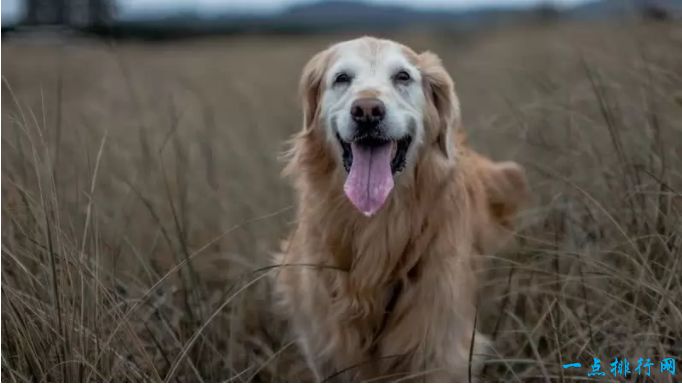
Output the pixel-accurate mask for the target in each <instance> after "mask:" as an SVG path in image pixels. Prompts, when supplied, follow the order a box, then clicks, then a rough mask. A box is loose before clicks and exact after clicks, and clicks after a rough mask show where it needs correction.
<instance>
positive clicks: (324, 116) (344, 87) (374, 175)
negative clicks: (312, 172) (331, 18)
mask: <svg viewBox="0 0 682 384" xmlns="http://www.w3.org/2000/svg"><path fill="white" fill-rule="evenodd" d="M301 91H302V95H303V104H304V105H303V109H304V129H305V130H307V131H309V130H316V129H317V130H321V131H323V134H324V135H325V138H326V142H327V144H328V146H329V148H330V150H331V152H332V154H333V156H334V157H335V159H336V162H337V165H338V168H339V169H340V170H341V171H342V172H345V173H346V181H345V184H344V191H345V193H346V195H347V196H348V198H349V199H350V200H351V202H352V203H353V204H354V205H355V207H357V208H358V209H359V210H360V211H361V212H362V213H364V214H365V215H368V216H371V215H373V214H374V213H376V212H377V211H378V210H379V209H380V208H381V207H382V205H383V204H384V202H385V201H386V199H387V197H388V196H389V194H390V193H391V191H392V189H393V187H394V184H395V182H396V181H397V180H398V178H400V177H401V174H403V173H408V172H409V171H410V170H411V168H412V167H413V166H414V163H415V162H416V161H417V160H418V158H419V157H420V153H421V151H423V150H424V148H427V147H433V148H434V149H435V150H437V151H439V153H440V154H441V155H442V156H443V157H445V158H446V159H447V158H449V157H451V156H452V151H453V149H452V148H451V147H452V146H453V145H454V140H453V138H452V133H451V132H450V131H451V130H452V129H454V127H456V126H457V125H458V123H459V102H458V100H457V98H456V96H455V93H454V86H453V82H452V80H451V78H450V76H449V75H448V74H447V72H446V71H445V70H444V69H443V67H442V66H441V64H440V60H439V59H438V57H437V56H436V55H434V54H432V53H430V52H425V53H422V54H417V53H415V52H414V51H412V50H411V49H410V48H408V47H406V46H403V45H401V44H398V43H395V42H393V41H389V40H380V39H375V38H369V37H363V38H360V39H356V40H350V41H346V42H342V43H339V44H336V45H334V46H332V47H330V48H328V49H327V50H325V51H322V52H320V53H318V54H317V55H316V56H314V57H313V58H312V59H311V60H310V61H309V62H308V64H307V65H306V66H305V69H304V71H303V77H302V79H301Z"/></svg>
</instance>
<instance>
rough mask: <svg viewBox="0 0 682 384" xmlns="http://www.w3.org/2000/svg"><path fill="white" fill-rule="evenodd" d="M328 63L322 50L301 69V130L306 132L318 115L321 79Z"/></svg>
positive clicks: (326, 56) (326, 54) (327, 58)
mask: <svg viewBox="0 0 682 384" xmlns="http://www.w3.org/2000/svg"><path fill="white" fill-rule="evenodd" d="M328 61H329V52H328V50H324V51H322V52H319V53H317V54H316V55H315V56H313V57H312V59H310V61H308V63H307V64H306V65H305V67H304V68H303V75H302V76H301V82H300V85H299V88H300V94H301V99H302V101H303V129H304V130H308V129H310V127H311V126H312V124H313V122H314V120H315V119H316V117H317V114H318V113H319V104H320V97H321V96H322V79H323V78H324V73H325V71H326V68H327V63H328Z"/></svg>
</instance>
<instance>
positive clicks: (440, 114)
mask: <svg viewBox="0 0 682 384" xmlns="http://www.w3.org/2000/svg"><path fill="white" fill-rule="evenodd" d="M419 70H420V72H421V74H422V82H423V87H424V93H425V95H426V98H427V103H429V104H430V110H429V111H428V115H429V116H430V120H431V122H432V124H435V125H436V126H437V127H438V133H437V136H436V143H437V144H438V148H439V149H440V150H441V151H442V152H443V154H444V155H445V156H446V157H448V158H450V157H451V156H452V154H453V151H454V150H453V146H454V141H455V138H454V135H453V131H454V130H455V129H457V128H458V127H459V121H460V113H459V100H458V99H457V96H456V95H455V85H454V83H453V81H452V78H450V75H449V74H448V73H447V71H446V70H445V68H443V65H442V64H441V61H440V58H439V57H438V56H437V55H435V54H433V53H431V52H428V51H427V52H424V53H422V54H420V55H419Z"/></svg>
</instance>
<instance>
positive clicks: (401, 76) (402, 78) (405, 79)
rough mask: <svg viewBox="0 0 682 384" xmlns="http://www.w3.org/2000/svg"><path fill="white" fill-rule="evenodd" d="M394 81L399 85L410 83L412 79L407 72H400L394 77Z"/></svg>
mask: <svg viewBox="0 0 682 384" xmlns="http://www.w3.org/2000/svg"><path fill="white" fill-rule="evenodd" d="M393 80H395V81H397V82H399V83H409V82H410V80H412V77H411V76H410V74H409V73H407V71H400V72H398V73H396V74H395V76H393Z"/></svg>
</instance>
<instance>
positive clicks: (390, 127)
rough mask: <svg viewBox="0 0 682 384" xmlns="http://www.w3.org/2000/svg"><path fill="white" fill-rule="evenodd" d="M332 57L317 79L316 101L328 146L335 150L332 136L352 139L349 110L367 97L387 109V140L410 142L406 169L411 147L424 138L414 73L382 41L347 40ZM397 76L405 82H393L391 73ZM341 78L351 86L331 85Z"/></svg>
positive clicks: (397, 49)
mask: <svg viewBox="0 0 682 384" xmlns="http://www.w3.org/2000/svg"><path fill="white" fill-rule="evenodd" d="M332 52H333V59H332V61H331V63H330V64H329V67H328V69H327V71H326V73H325V76H324V78H323V80H322V81H323V83H324V85H323V88H324V89H325V92H324V94H323V96H322V99H321V118H322V120H323V121H324V122H325V128H326V130H327V138H328V139H329V141H330V142H333V143H335V145H334V147H335V148H337V149H338V150H339V151H340V150H341V149H340V148H339V144H338V142H337V139H336V134H337V133H338V135H339V136H340V137H341V139H342V140H344V141H346V142H349V141H351V140H352V139H353V136H354V133H355V132H354V131H355V124H354V122H353V119H352V117H351V105H352V104H353V102H354V101H355V100H357V99H359V98H363V97H367V95H372V96H373V97H377V98H378V99H379V100H381V101H382V102H383V103H384V105H385V107H386V116H385V117H384V123H385V127H386V131H385V132H384V133H385V134H386V136H387V137H388V138H390V139H393V140H400V139H402V138H404V137H406V136H407V135H410V136H411V137H412V144H411V145H410V148H409V151H408V154H407V160H408V164H409V163H410V159H411V158H412V157H413V155H412V153H413V152H414V148H416V147H418V144H419V143H421V141H422V138H423V136H424V126H423V125H424V124H423V120H424V119H423V109H424V104H425V102H426V99H425V96H424V90H423V88H422V77H421V74H420V72H419V69H418V68H417V67H416V66H415V65H413V64H412V63H410V61H409V60H408V58H407V57H406V56H405V53H404V52H403V47H401V46H400V45H398V44H396V43H394V42H391V41H386V40H379V41H372V42H367V41H366V40H365V39H356V40H351V41H347V42H343V43H340V44H337V45H336V46H334V47H332ZM400 71H405V72H407V73H408V74H409V77H410V80H409V81H407V82H404V81H397V80H396V74H398V73H399V72H400ZM342 73H345V74H346V75H348V76H349V78H350V81H349V82H345V83H335V80H336V79H337V76H339V74H342Z"/></svg>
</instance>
